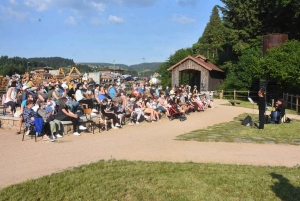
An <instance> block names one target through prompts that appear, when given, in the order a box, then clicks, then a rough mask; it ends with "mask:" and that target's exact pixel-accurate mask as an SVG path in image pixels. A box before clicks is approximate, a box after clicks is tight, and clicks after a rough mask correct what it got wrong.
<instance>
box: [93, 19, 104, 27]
mask: <svg viewBox="0 0 300 201" xmlns="http://www.w3.org/2000/svg"><path fill="white" fill-rule="evenodd" d="M90 22H91V24H93V25H96V26H98V25H101V24H105V21H104V20H101V19H99V18H96V17H93V18H92V19H91V21H90Z"/></svg>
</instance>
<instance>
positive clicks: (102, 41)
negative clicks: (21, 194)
mask: <svg viewBox="0 0 300 201" xmlns="http://www.w3.org/2000/svg"><path fill="white" fill-rule="evenodd" d="M215 5H222V4H221V2H220V0H1V1H0V55H7V56H9V57H14V56H19V57H26V58H30V57H54V56H59V57H64V58H69V59H73V60H74V61H75V62H107V63H113V61H114V60H115V62H116V64H117V63H119V64H120V63H122V64H127V65H132V64H139V63H142V62H143V59H142V58H145V62H163V61H165V60H167V58H168V57H169V56H170V55H171V54H174V53H175V51H176V50H178V49H180V48H186V47H191V46H192V45H193V44H194V43H195V42H196V41H197V40H198V38H199V37H200V36H201V34H202V32H203V30H204V28H205V26H206V24H207V23H208V21H209V17H210V15H211V11H212V9H213V7H214V6H215Z"/></svg>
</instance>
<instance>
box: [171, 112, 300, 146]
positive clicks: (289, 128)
mask: <svg viewBox="0 0 300 201" xmlns="http://www.w3.org/2000/svg"><path fill="white" fill-rule="evenodd" d="M247 115H248V114H242V115H239V116H238V117H236V118H234V121H230V122H225V123H220V124H216V125H214V126H210V127H208V128H207V129H200V130H195V131H192V132H190V133H186V134H183V135H179V136H177V138H176V139H177V140H186V141H201V142H244V143H264V144H290V145H300V121H298V120H293V121H292V122H291V123H284V124H265V129H264V130H258V129H257V128H254V127H250V126H243V125H241V122H242V120H243V119H245V117H246V116H247ZM250 116H252V119H253V120H254V122H255V123H256V124H257V125H258V115H252V114H250Z"/></svg>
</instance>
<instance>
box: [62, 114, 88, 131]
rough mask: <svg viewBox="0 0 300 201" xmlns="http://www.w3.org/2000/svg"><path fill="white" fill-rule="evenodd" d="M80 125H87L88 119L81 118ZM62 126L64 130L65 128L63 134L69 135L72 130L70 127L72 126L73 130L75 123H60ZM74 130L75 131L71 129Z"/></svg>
mask: <svg viewBox="0 0 300 201" xmlns="http://www.w3.org/2000/svg"><path fill="white" fill-rule="evenodd" d="M79 122H80V123H86V122H87V121H86V119H85V117H80V120H79ZM60 123H61V125H62V128H63V134H64V135H65V134H69V131H70V129H68V126H71V125H72V128H73V123H72V121H60ZM71 130H73V129H71Z"/></svg>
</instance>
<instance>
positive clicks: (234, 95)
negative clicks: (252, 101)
mask: <svg viewBox="0 0 300 201" xmlns="http://www.w3.org/2000/svg"><path fill="white" fill-rule="evenodd" d="M235 97H236V91H235V90H234V91H233V100H235Z"/></svg>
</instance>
